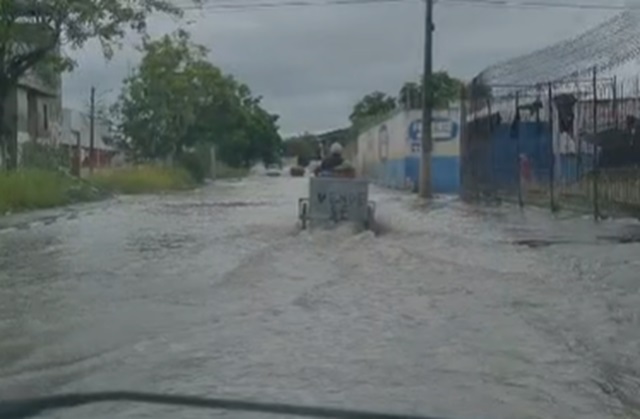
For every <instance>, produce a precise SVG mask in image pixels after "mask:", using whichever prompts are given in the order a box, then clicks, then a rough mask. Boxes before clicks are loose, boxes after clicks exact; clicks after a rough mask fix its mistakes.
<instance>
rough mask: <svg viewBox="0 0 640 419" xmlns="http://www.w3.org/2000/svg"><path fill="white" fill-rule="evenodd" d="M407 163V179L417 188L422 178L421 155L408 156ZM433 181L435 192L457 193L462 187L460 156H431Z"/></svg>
mask: <svg viewBox="0 0 640 419" xmlns="http://www.w3.org/2000/svg"><path fill="white" fill-rule="evenodd" d="M405 165H406V166H405V167H406V177H407V179H410V180H411V183H412V184H413V185H415V187H416V188H417V185H418V180H419V178H420V157H418V156H409V157H407V158H406V159H405ZM431 182H432V185H433V191H434V192H435V193H440V194H452V193H457V192H458V191H459V189H460V158H459V157H458V156H433V157H432V158H431Z"/></svg>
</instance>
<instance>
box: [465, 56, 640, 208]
mask: <svg viewBox="0 0 640 419" xmlns="http://www.w3.org/2000/svg"><path fill="white" fill-rule="evenodd" d="M638 80H639V79H638V78H633V79H628V80H618V79H616V78H615V77H613V78H612V77H600V76H599V75H598V74H597V71H596V69H595V68H594V69H593V70H592V73H591V77H589V78H581V79H579V78H575V79H563V81H560V82H554V83H538V84H535V85H517V84H509V85H506V84H505V85H500V84H493V85H483V86H482V87H483V88H474V86H473V85H472V87H471V88H470V89H468V92H469V93H468V96H467V100H465V101H464V106H465V108H466V114H467V117H466V118H465V119H466V121H465V123H464V135H463V139H462V150H461V154H462V186H463V195H464V196H465V197H466V198H468V199H483V200H487V199H489V200H504V199H509V200H513V201H516V202H518V204H519V205H521V206H524V205H532V204H533V205H544V206H548V207H549V208H550V209H551V210H552V211H557V210H559V209H563V208H564V209H579V210H588V211H589V212H591V213H592V214H593V216H594V217H595V218H596V219H599V218H602V217H607V216H613V215H617V214H621V213H633V214H634V215H636V214H640V129H639V128H640V88H639V82H638ZM476 87H477V86H476Z"/></svg>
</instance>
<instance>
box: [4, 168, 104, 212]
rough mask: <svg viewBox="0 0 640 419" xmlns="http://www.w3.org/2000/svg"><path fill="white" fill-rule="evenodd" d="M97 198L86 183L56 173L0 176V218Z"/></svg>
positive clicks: (34, 171)
mask: <svg viewBox="0 0 640 419" xmlns="http://www.w3.org/2000/svg"><path fill="white" fill-rule="evenodd" d="M101 196H102V194H101V193H100V192H99V191H98V190H96V189H95V188H93V187H92V186H91V185H89V184H88V183H86V182H82V181H80V180H78V179H76V178H74V177H71V176H68V175H66V174H64V173H62V172H59V171H53V170H42V169H24V170H18V171H16V172H2V173H0V214H4V213H6V212H14V211H21V210H27V209H38V208H50V207H56V206H61V205H67V204H71V203H74V202H80V201H91V200H95V199H98V198H100V197H101Z"/></svg>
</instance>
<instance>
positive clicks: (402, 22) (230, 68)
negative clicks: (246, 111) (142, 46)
mask: <svg viewBox="0 0 640 419" xmlns="http://www.w3.org/2000/svg"><path fill="white" fill-rule="evenodd" d="M178 1H179V2H180V4H186V2H187V0H178ZM215 1H218V2H220V1H221V0H209V2H215ZM256 1H266V0H233V3H236V4H238V3H251V2H256ZM279 1H282V0H269V2H272V3H273V2H279ZM572 1H573V2H580V1H582V2H583V3H584V0H572ZM601 4H602V3H601ZM423 10H424V5H423V3H422V2H420V1H418V0H414V1H411V0H408V1H405V2H398V3H381V4H359V5H331V6H327V5H323V6H314V7H291V6H290V7H279V8H269V9H260V10H256V9H252V10H246V9H243V10H242V11H232V12H229V11H220V10H201V11H189V12H187V14H186V15H185V17H184V18H183V19H182V20H180V21H178V22H176V21H173V20H171V19H169V18H166V17H154V18H153V19H152V22H151V31H152V33H153V34H154V35H160V34H163V33H168V32H171V31H173V30H175V29H176V28H177V27H178V26H181V27H183V28H186V29H188V30H189V31H190V32H191V33H192V34H193V38H194V41H196V42H198V43H201V44H203V45H205V46H207V47H208V48H209V49H210V50H211V54H210V58H211V60H212V62H214V63H215V64H216V65H218V66H219V67H221V68H222V69H223V71H225V72H227V73H232V74H234V75H235V76H236V77H237V78H238V79H240V80H242V81H243V82H245V83H247V84H248V85H249V86H250V87H251V89H252V90H253V91H254V93H256V94H260V95H262V96H264V105H265V107H266V108H267V109H268V110H269V111H271V112H274V113H277V114H279V115H280V116H281V119H280V125H281V132H282V133H283V134H285V135H286V134H291V133H297V132H302V131H311V132H318V131H323V130H329V129H334V128H339V127H342V126H345V125H347V123H348V119H347V117H348V115H349V112H350V110H351V107H352V106H353V104H354V102H356V101H357V100H358V99H359V98H360V97H362V96H363V95H364V94H366V93H368V92H371V91H373V90H382V91H385V92H387V93H390V94H396V93H397V91H398V89H399V88H400V86H401V85H402V83H403V82H404V81H407V80H413V79H417V78H418V76H419V74H420V73H421V71H420V69H421V66H422V60H423V55H422V43H423V39H424V26H423V14H424V12H423ZM434 12H435V25H436V31H435V34H434V36H435V38H434V54H435V55H434V69H436V70H447V71H449V72H450V73H451V74H452V75H454V76H457V77H461V78H466V79H469V78H471V77H473V76H474V75H475V74H477V73H478V72H479V71H481V70H482V69H484V68H485V67H487V66H488V65H491V64H494V63H495V62H497V61H500V60H504V59H506V58H511V57H514V56H518V55H520V54H523V53H526V52H530V51H532V50H534V49H536V48H539V47H543V46H546V45H549V44H551V43H553V42H556V41H558V40H561V39H563V38H567V37H570V36H574V35H576V34H578V33H580V32H582V31H584V30H586V29H589V28H590V27H592V26H594V25H596V24H598V23H600V22H601V21H603V20H604V19H607V18H608V17H610V16H612V14H613V12H602V11H593V10H591V11H589V10H575V9H532V8H528V9H521V8H517V9H516V8H508V7H504V6H495V5H494V6H491V7H489V6H487V5H483V6H480V5H463V4H460V3H458V4H453V3H446V0H441V1H439V2H437V4H436V7H435V11H434ZM135 42H136V40H135V39H134V38H131V39H130V40H128V45H127V46H126V47H125V48H123V49H122V50H121V51H119V52H118V53H117V54H116V56H115V57H114V58H113V59H112V60H111V61H110V62H107V61H105V59H104V58H103V56H102V53H101V50H100V48H99V47H98V46H97V45H95V44H89V45H87V46H86V47H85V48H84V49H83V50H82V51H75V52H73V53H72V56H74V57H75V58H76V59H77V61H78V68H77V69H76V70H74V72H73V73H70V74H68V75H66V76H65V79H64V98H63V100H64V103H65V106H67V107H72V108H76V109H79V110H86V109H87V107H88V98H89V91H90V87H91V85H95V86H96V88H97V92H98V97H99V99H100V100H101V101H102V102H103V103H109V101H110V100H113V98H114V96H115V92H117V91H118V90H119V88H120V86H121V81H122V79H123V77H125V76H126V74H127V72H128V69H130V68H132V67H135V66H136V64H137V62H138V60H139V55H138V53H137V52H136V51H135V50H134V49H133V48H132V45H133V43H135Z"/></svg>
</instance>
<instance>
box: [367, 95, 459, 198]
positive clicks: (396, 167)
mask: <svg viewBox="0 0 640 419" xmlns="http://www.w3.org/2000/svg"><path fill="white" fill-rule="evenodd" d="M460 118H461V116H460V107H459V106H457V105H453V106H451V107H449V108H448V109H440V110H437V111H434V112H433V126H432V127H433V128H432V138H433V152H432V162H431V177H432V184H433V190H434V192H435V193H457V192H458V190H459V187H460ZM421 139H422V115H421V111H420V110H398V111H396V112H395V113H394V114H392V115H390V116H389V117H388V118H387V119H386V120H384V121H382V122H380V123H378V124H376V125H374V126H371V127H369V128H368V129H366V130H364V131H362V132H361V133H360V134H359V136H358V147H357V150H358V152H357V160H356V162H357V163H356V166H357V168H358V171H359V173H360V174H361V175H363V176H366V177H368V178H369V179H371V180H372V181H374V182H376V183H379V184H381V185H384V186H387V187H391V188H397V189H408V190H414V191H415V190H417V187H418V180H419V174H420V158H421V153H422V142H421Z"/></svg>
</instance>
